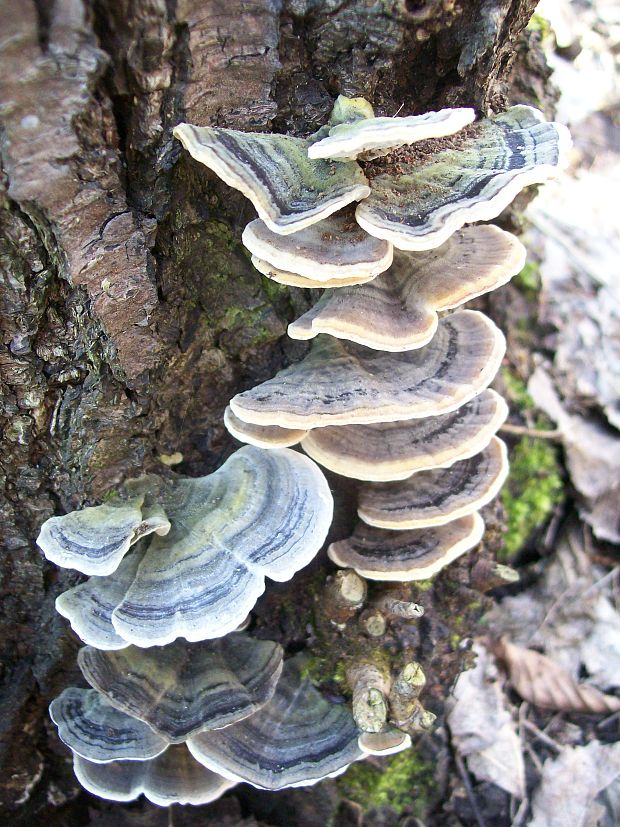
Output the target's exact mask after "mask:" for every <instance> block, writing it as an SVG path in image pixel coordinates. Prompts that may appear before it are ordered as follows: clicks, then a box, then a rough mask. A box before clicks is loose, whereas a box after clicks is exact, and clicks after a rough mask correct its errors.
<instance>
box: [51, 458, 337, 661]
mask: <svg viewBox="0 0 620 827" xmlns="http://www.w3.org/2000/svg"><path fill="white" fill-rule="evenodd" d="M162 496H163V498H164V500H165V506H166V512H167V513H168V514H169V515H170V521H171V524H172V528H171V530H170V533H169V534H168V535H167V536H166V537H165V538H162V537H156V538H155V539H154V540H152V541H151V543H150V545H149V547H148V549H147V551H146V553H145V554H144V557H143V558H142V560H141V561H140V562H139V563H138V566H137V570H136V572H135V576H134V577H133V579H132V580H131V582H130V583H129V584H128V585H127V570H123V571H121V572H120V574H119V580H122V584H120V583H114V584H111V585H110V584H107V595H106V599H108V598H109V595H110V594H114V595H116V596H118V594H119V592H122V597H121V599H120V600H119V602H118V604H117V605H116V606H115V608H114V610H113V611H112V617H111V619H112V624H113V626H114V630H115V631H116V633H117V635H119V636H120V637H121V638H122V639H123V640H125V641H127V642H128V643H133V644H135V645H136V646H144V647H146V646H163V645H165V644H166V643H171V642H172V641H173V640H175V639H176V638H177V637H185V638H187V640H191V641H197V640H204V639H206V638H214V637H221V636H222V635H225V634H227V633H228V632H231V631H234V630H235V628H236V627H237V626H238V625H239V624H240V623H241V622H242V621H243V620H244V619H245V617H246V615H247V614H248V612H249V611H250V610H251V609H252V607H253V606H254V603H255V602H256V599H257V598H258V597H259V595H261V594H262V592H263V591H264V588H265V581H264V578H265V577H266V576H267V577H271V578H272V579H274V580H278V581H285V580H289V579H290V578H291V577H292V576H293V574H294V573H295V572H296V571H298V570H299V569H300V568H303V566H305V565H307V564H308V563H309V562H310V560H312V558H313V557H314V556H315V554H316V553H317V551H318V550H319V549H320V547H321V545H322V543H323V540H324V538H325V535H326V534H327V530H328V528H329V524H330V522H331V516H332V508H333V503H332V498H331V494H330V491H329V487H328V485H327V482H326V480H325V478H324V477H323V475H322V473H321V472H320V470H319V469H318V468H317V466H316V465H315V464H314V463H313V462H312V461H311V460H308V459H306V458H305V457H302V456H301V455H299V454H297V453H295V452H293V451H289V450H288V449H281V450H274V451H261V450H260V449H258V448H255V447H252V446H246V447H244V448H241V449H240V450H239V451H237V452H236V453H235V454H233V455H232V457H230V458H229V459H228V460H227V461H226V463H224V465H223V466H222V467H221V468H220V469H219V470H218V471H216V472H215V473H213V474H211V475H210V476H208V477H202V478H199V479H183V478H181V479H178V480H176V481H174V482H172V483H170V484H169V485H166V486H164V490H163V492H162ZM111 578H112V579H114V578H116V574H114V575H111ZM97 585H98V584H96V583H90V582H89V583H88V584H84V587H82V589H83V591H82V592H81V594H80V596H79V597H80V600H79V611H80V612H81V613H82V612H83V611H84V610H85V609H87V610H88V611H90V612H95V613H97V614H98V613H100V610H101V607H100V605H99V600H100V596H99V594H98V592H97V588H96V587H97ZM78 588H80V587H78ZM89 598H90V602H89V603H88V604H87V601H88V600H89ZM67 602H69V603H70V604H72V605H73V606H75V594H74V599H73V601H65V604H66V603H67ZM102 620H105V618H103V619H102ZM98 624H99V618H97V620H94V619H93V620H89V621H88V622H85V621H83V620H82V621H80V624H79V625H80V626H81V627H84V626H88V627H89V628H90V629H92V627H93V626H95V627H96V626H97V625H98ZM99 625H101V624H99ZM74 628H77V624H75V626H74ZM78 631H79V630H78ZM108 648H119V647H114V646H108Z"/></svg>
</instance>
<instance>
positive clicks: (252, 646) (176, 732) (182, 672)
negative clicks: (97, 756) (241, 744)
mask: <svg viewBox="0 0 620 827" xmlns="http://www.w3.org/2000/svg"><path fill="white" fill-rule="evenodd" d="M78 664H79V667H80V669H81V670H82V674H83V675H84V677H85V678H86V680H87V681H88V682H89V684H90V685H91V686H92V687H94V688H95V689H97V690H98V691H99V692H101V693H102V695H103V696H105V698H106V699H107V701H108V702H109V703H110V704H112V705H113V706H115V707H116V708H117V709H120V710H122V711H123V712H124V713H126V714H127V715H132V716H133V717H134V718H138V719H140V720H141V721H144V722H145V723H146V724H148V726H149V727H150V728H151V729H152V730H153V731H154V732H156V733H158V735H159V736H161V737H162V738H164V739H166V742H167V743H180V742H182V741H184V740H185V739H186V738H187V737H188V736H190V735H192V734H194V733H197V732H202V731H203V730H208V729H219V728H220V727H225V726H229V725H230V724H232V723H235V722H236V721H240V720H242V719H243V718H247V717H248V716H249V715H253V714H254V713H255V712H256V711H257V710H258V709H260V707H261V706H263V705H264V704H266V703H267V701H268V700H269V699H270V698H271V696H272V695H273V693H274V691H275V688H276V684H277V682H278V679H279V677H280V673H281V671H282V647H281V646H279V645H278V644H277V643H273V642H272V641H270V640H253V639H252V638H250V637H248V636H247V635H244V634H230V635H227V636H226V637H224V638H220V639H219V640H216V641H208V642H203V643H194V644H188V643H186V642H185V641H176V642H175V643H171V644H169V645H168V646H164V647H161V648H160V647H153V648H151V649H138V648H136V647H135V646H130V647H129V648H127V649H123V650H122V651H118V652H101V651H99V650H97V649H93V648H92V647H89V646H87V647H85V648H84V649H81V650H80V652H79V654H78ZM85 757H86V758H89V756H85ZM117 757H119V758H120V757H122V756H117ZM91 760H92V759H91Z"/></svg>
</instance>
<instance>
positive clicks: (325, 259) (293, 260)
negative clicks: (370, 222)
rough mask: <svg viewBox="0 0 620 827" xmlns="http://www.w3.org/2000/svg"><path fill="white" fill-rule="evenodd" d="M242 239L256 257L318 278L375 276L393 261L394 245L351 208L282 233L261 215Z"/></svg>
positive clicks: (320, 279)
mask: <svg viewBox="0 0 620 827" xmlns="http://www.w3.org/2000/svg"><path fill="white" fill-rule="evenodd" d="M241 240H242V241H243V243H244V244H245V246H246V247H247V248H248V250H249V251H250V252H251V253H252V255H254V256H256V258H258V259H260V260H263V261H268V262H269V263H270V264H271V265H273V266H274V267H276V268H277V269H279V270H285V271H287V272H290V273H297V274H298V275H300V276H303V277H305V278H308V279H312V280H313V281H318V282H321V281H329V280H331V279H338V278H340V279H342V278H347V277H349V278H351V277H358V276H368V278H372V277H374V276H377V275H378V274H379V273H382V272H383V271H384V270H387V269H388V267H389V266H390V264H391V263H392V250H393V248H392V245H391V244H390V243H389V242H388V241H383V240H382V239H379V238H375V237H374V236H371V235H368V233H366V232H364V230H362V228H361V227H360V225H359V224H358V223H357V222H356V221H355V218H354V216H353V214H352V213H350V212H349V211H348V210H347V211H346V212H341V213H338V214H337V215H332V216H330V217H329V218H326V219H324V220H323V221H319V222H318V223H317V224H313V225H312V226H311V227H307V228H306V229H305V230H300V231H299V232H298V233H295V235H293V236H283V235H278V234H277V233H274V232H272V231H271V230H270V229H269V227H268V226H267V225H266V224H265V222H264V221H261V220H260V218H257V219H256V220H254V221H251V222H250V223H249V224H248V225H247V227H246V228H245V230H244V231H243V235H242V236H241Z"/></svg>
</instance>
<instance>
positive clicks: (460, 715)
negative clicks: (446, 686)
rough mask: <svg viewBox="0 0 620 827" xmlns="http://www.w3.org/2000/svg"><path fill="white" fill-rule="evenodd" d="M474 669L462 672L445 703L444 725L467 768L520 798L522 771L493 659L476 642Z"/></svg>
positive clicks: (520, 754) (519, 754)
mask: <svg viewBox="0 0 620 827" xmlns="http://www.w3.org/2000/svg"><path fill="white" fill-rule="evenodd" d="M473 649H474V651H475V652H476V654H477V656H478V657H477V659H476V665H475V667H474V668H473V669H469V670H468V671H467V672H463V673H462V674H461V675H460V676H459V678H458V680H457V682H456V684H455V686H454V689H453V691H452V695H451V697H450V698H449V699H448V710H449V711H448V716H447V722H448V726H449V727H450V732H451V735H452V742H453V744H454V747H455V749H456V750H457V751H458V752H459V754H460V755H462V756H463V757H464V758H465V759H466V762H467V768H468V769H469V771H470V772H471V773H473V775H474V776H475V777H476V778H478V779H480V780H482V781H490V782H491V783H493V784H497V786H498V787H501V788H502V789H503V790H506V791H507V792H509V793H510V794H511V795H514V796H515V797H517V798H523V796H524V794H525V768H524V763H523V755H522V753H521V742H520V740H519V736H518V735H517V731H516V726H515V722H514V720H513V717H512V715H511V714H510V712H509V711H508V709H507V708H506V704H507V700H506V697H505V695H504V693H503V692H502V689H501V686H500V683H499V680H498V678H499V674H498V670H497V665H496V663H495V658H494V657H493V655H492V654H491V653H489V652H488V651H487V650H486V649H485V648H484V647H482V646H481V645H480V644H479V643H476V644H474V647H473Z"/></svg>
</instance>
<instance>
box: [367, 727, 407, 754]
mask: <svg viewBox="0 0 620 827" xmlns="http://www.w3.org/2000/svg"><path fill="white" fill-rule="evenodd" d="M357 743H358V746H359V748H360V749H361V750H362V752H364V753H366V754H367V755H394V753H396V752H402V751H403V750H405V749H409V747H410V746H411V736H410V735H408V734H407V733H406V732H401V731H400V730H399V729H394V728H393V727H388V728H386V729H385V730H383V731H382V732H362V733H361V734H360V736H359V738H358V739H357Z"/></svg>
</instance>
